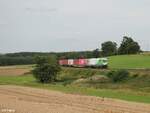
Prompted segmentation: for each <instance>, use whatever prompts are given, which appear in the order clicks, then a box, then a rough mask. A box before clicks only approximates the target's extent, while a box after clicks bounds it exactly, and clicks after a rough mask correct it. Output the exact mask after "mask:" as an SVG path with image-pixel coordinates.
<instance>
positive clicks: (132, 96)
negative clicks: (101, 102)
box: [0, 75, 150, 103]
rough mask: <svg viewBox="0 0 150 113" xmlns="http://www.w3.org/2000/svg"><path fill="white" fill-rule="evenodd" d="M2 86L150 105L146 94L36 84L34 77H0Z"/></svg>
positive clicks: (149, 97)
mask: <svg viewBox="0 0 150 113" xmlns="http://www.w3.org/2000/svg"><path fill="white" fill-rule="evenodd" d="M0 85H21V86H30V87H35V88H44V89H49V90H57V91H62V92H65V93H74V94H83V95H90V96H98V97H107V98H117V99H122V100H127V101H135V102H143V103H150V94H149V93H144V92H133V91H131V90H126V89H124V90H123V89H122V90H112V89H95V88H86V87H77V86H72V85H68V86H64V85H61V84H57V83H54V84H41V83H38V82H36V80H35V79H34V78H33V76H31V75H29V76H16V77H9V76H0Z"/></svg>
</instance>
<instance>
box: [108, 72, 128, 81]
mask: <svg viewBox="0 0 150 113" xmlns="http://www.w3.org/2000/svg"><path fill="white" fill-rule="evenodd" d="M107 76H108V77H109V78H110V79H111V80H112V81H113V82H115V83H116V82H120V81H123V80H126V79H127V78H128V77H129V72H128V71H127V70H117V71H110V72H109V73H108V74H107Z"/></svg>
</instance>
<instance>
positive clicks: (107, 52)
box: [101, 41, 117, 56]
mask: <svg viewBox="0 0 150 113" xmlns="http://www.w3.org/2000/svg"><path fill="white" fill-rule="evenodd" d="M101 46H102V54H103V55H104V56H111V55H116V54H117V44H116V43H115V42H111V41H107V42H104V43H102V44H101Z"/></svg>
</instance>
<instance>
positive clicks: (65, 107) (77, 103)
mask: <svg viewBox="0 0 150 113" xmlns="http://www.w3.org/2000/svg"><path fill="white" fill-rule="evenodd" d="M10 111H11V112H13V113H150V105H149V104H142V103H133V102H126V101H121V100H114V99H107V98H99V97H91V96H81V95H73V94H64V93H61V92H56V91H48V90H42V89H35V88H28V87H19V86H9V85H1V86H0V113H10Z"/></svg>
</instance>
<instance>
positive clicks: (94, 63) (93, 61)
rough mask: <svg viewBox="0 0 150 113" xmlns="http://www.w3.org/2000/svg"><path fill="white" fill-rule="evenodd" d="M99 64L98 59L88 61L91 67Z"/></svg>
mask: <svg viewBox="0 0 150 113" xmlns="http://www.w3.org/2000/svg"><path fill="white" fill-rule="evenodd" d="M96 64H97V58H90V59H88V65H89V66H94V65H96Z"/></svg>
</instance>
